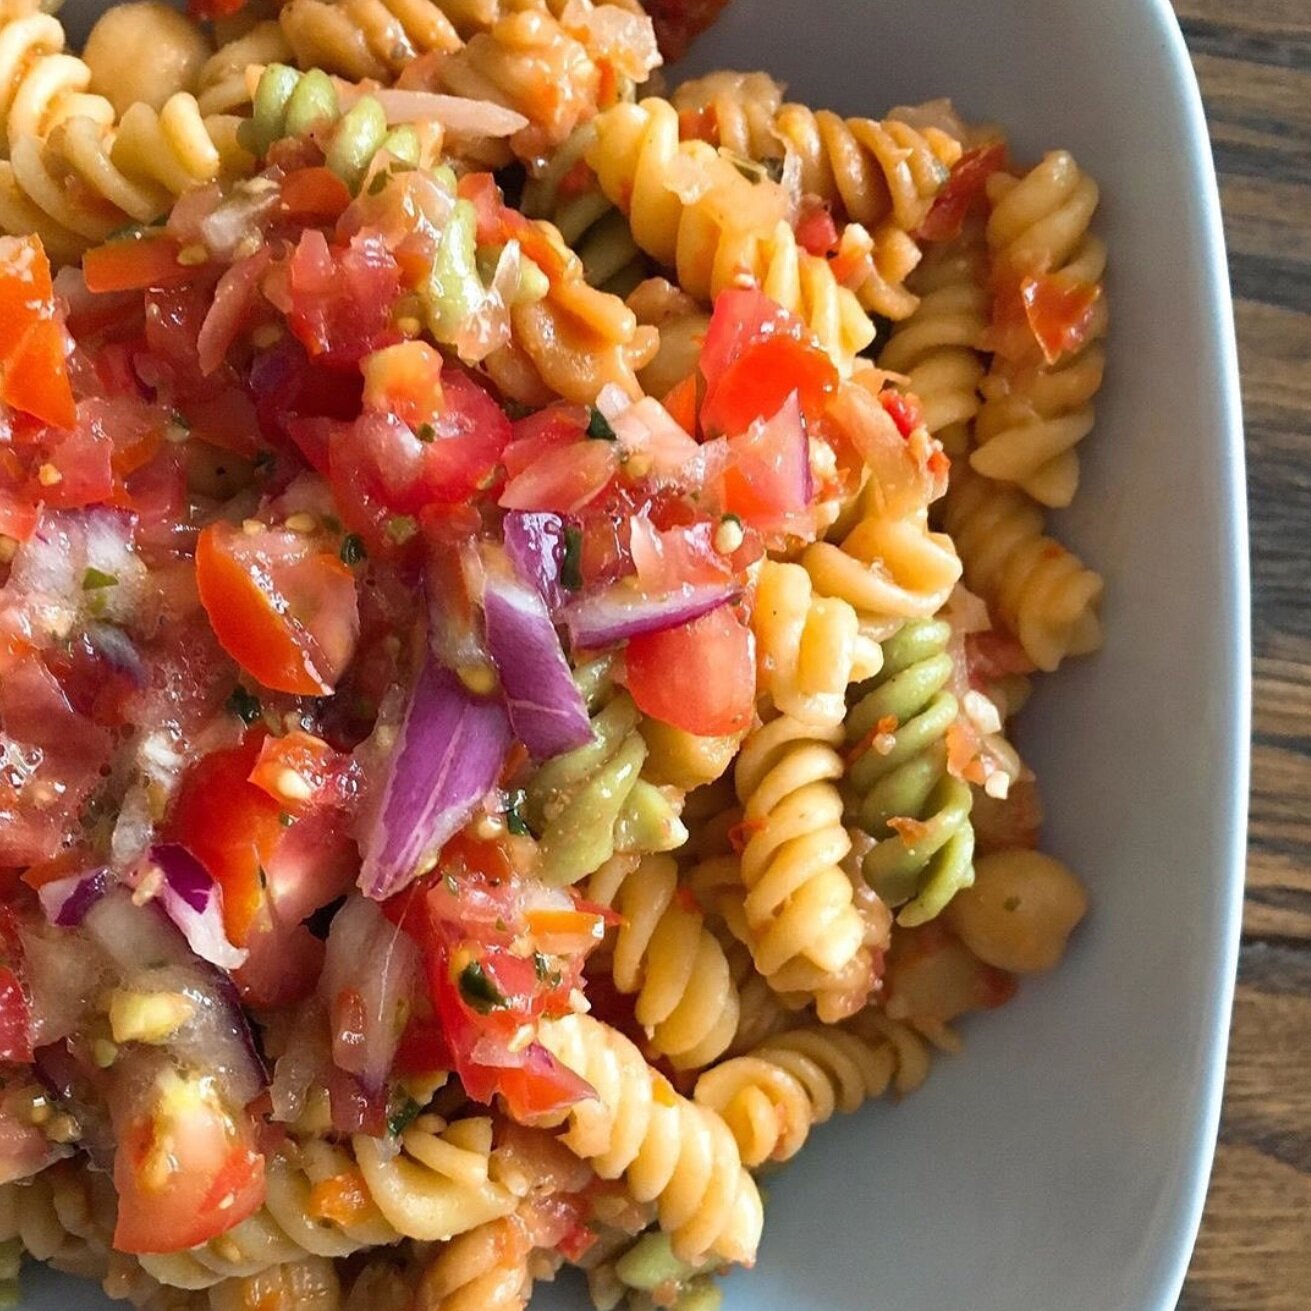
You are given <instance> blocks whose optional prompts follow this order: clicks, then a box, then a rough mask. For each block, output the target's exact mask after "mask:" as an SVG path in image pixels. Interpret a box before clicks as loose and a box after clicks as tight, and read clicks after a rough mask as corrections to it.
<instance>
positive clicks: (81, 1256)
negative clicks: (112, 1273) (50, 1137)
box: [0, 1160, 117, 1279]
mask: <svg viewBox="0 0 1311 1311" xmlns="http://www.w3.org/2000/svg"><path fill="white" fill-rule="evenodd" d="M116 1206H117V1203H116V1199H115V1196H114V1189H113V1186H112V1185H111V1183H110V1181H109V1177H108V1176H107V1175H104V1174H98V1173H96V1172H94V1171H91V1170H89V1169H87V1168H86V1167H85V1165H83V1164H82V1163H80V1162H77V1161H74V1160H65V1161H56V1162H55V1163H54V1165H51V1166H48V1167H47V1168H46V1169H45V1170H43V1171H41V1173H40V1174H38V1175H36V1176H34V1177H33V1178H31V1179H29V1180H24V1181H22V1182H21V1183H10V1184H5V1185H3V1186H0V1242H11V1241H13V1240H15V1239H16V1240H17V1241H18V1243H19V1245H20V1247H21V1248H22V1250H23V1251H24V1252H26V1253H27V1254H28V1255H29V1256H31V1257H34V1258H35V1259H36V1260H38V1261H44V1262H45V1263H46V1264H48V1265H51V1266H53V1267H54V1268H55V1269H56V1270H61V1271H63V1272H64V1273H65V1274H70V1275H78V1276H80V1277H81V1278H86V1279H103V1278H104V1276H105V1274H106V1273H107V1270H108V1266H109V1258H110V1250H111V1248H110V1240H111V1238H112V1236H113V1229H114V1212H115V1210H116Z"/></svg>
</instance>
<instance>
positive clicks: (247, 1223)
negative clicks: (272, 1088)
mask: <svg viewBox="0 0 1311 1311" xmlns="http://www.w3.org/2000/svg"><path fill="white" fill-rule="evenodd" d="M399 1147H400V1149H401V1150H400V1151H399V1152H397V1153H395V1154H392V1153H391V1152H390V1151H389V1150H388V1149H387V1147H386V1146H385V1145H384V1144H383V1143H382V1142H381V1141H380V1140H379V1139H376V1138H370V1137H366V1136H364V1135H357V1136H356V1137H355V1138H353V1139H352V1140H351V1144H350V1148H349V1150H348V1149H347V1148H346V1147H344V1146H338V1145H335V1144H333V1143H329V1142H327V1141H326V1140H323V1139H313V1140H309V1141H306V1142H304V1143H301V1144H292V1145H289V1146H287V1147H284V1148H282V1149H280V1150H279V1151H278V1152H276V1153H274V1154H273V1155H272V1156H270V1157H269V1158H268V1164H267V1179H268V1196H267V1200H266V1202H265V1205H264V1207H263V1209H262V1210H260V1211H257V1212H256V1213H255V1214H254V1215H253V1216H251V1217H250V1218H249V1219H247V1220H244V1221H243V1222H242V1223H241V1224H239V1225H236V1226H235V1227H234V1228H232V1229H230V1230H229V1231H228V1232H227V1233H225V1234H222V1235H220V1236H219V1237H218V1238H215V1239H213V1240H211V1241H210V1242H209V1243H207V1244H205V1245H204V1246H203V1247H198V1248H193V1249H192V1250H191V1251H189V1252H177V1253H172V1254H169V1255H166V1256H143V1257H142V1258H141V1264H142V1266H143V1267H144V1268H145V1269H146V1270H147V1271H148V1272H149V1273H150V1274H151V1275H153V1276H154V1277H155V1278H156V1279H158V1280H159V1282H160V1283H162V1284H167V1285H171V1286H173V1287H177V1288H189V1289H198V1288H209V1287H212V1286H213V1285H215V1284H217V1283H218V1282H219V1281H220V1280H223V1279H232V1278H249V1277H252V1276H254V1275H257V1274H259V1273H260V1272H261V1271H263V1270H267V1269H269V1268H270V1267H272V1266H277V1265H282V1264H285V1263H286V1262H288V1261H293V1260H297V1259H299V1258H301V1257H302V1256H304V1255H305V1254H309V1255H310V1256H316V1257H322V1258H325V1259H328V1260H333V1259H336V1258H340V1257H345V1256H349V1255H350V1254H351V1253H352V1252H356V1251H359V1250H361V1249H362V1248H366V1247H381V1246H387V1245H389V1244H392V1243H396V1242H399V1241H400V1240H401V1239H402V1238H413V1239H417V1240H419V1241H421V1242H435V1241H437V1240H441V1239H449V1238H451V1237H453V1236H455V1235H456V1234H460V1233H463V1232H465V1231H466V1230H468V1229H472V1228H474V1227H475V1226H476V1225H480V1224H483V1223H485V1222H486V1221H488V1220H492V1219H495V1218H496V1217H498V1216H501V1215H507V1214H509V1213H510V1212H511V1211H512V1210H513V1209H514V1207H515V1204H516V1202H517V1198H516V1197H515V1196H514V1194H513V1193H512V1192H511V1191H510V1190H509V1189H508V1188H506V1187H505V1186H503V1185H502V1184H500V1183H497V1182H496V1181H494V1180H493V1179H492V1178H491V1176H490V1173H489V1158H490V1154H491V1148H492V1124H491V1121H490V1120H489V1119H487V1118H485V1117H475V1118H470V1119H465V1120H457V1121H455V1122H454V1123H452V1124H450V1125H444V1124H441V1123H440V1122H439V1123H437V1124H431V1125H427V1126H424V1125H423V1123H422V1120H420V1121H416V1123H415V1124H414V1125H412V1126H410V1127H409V1128H408V1129H406V1130H405V1131H404V1133H402V1135H401V1137H400V1142H399ZM329 1181H342V1182H344V1184H345V1185H346V1186H348V1187H349V1189H350V1190H351V1191H353V1192H354V1193H355V1194H357V1195H358V1196H359V1198H360V1203H361V1204H360V1205H359V1207H358V1208H356V1210H357V1214H356V1215H355V1216H354V1217H353V1218H352V1219H350V1220H348V1221H345V1222H342V1221H338V1220H332V1219H329V1218H328V1217H327V1216H325V1215H324V1214H323V1213H322V1212H321V1211H320V1210H319V1208H318V1204H317V1203H316V1196H315V1192H314V1189H315V1186H316V1185H322V1184H325V1183H328V1182H329Z"/></svg>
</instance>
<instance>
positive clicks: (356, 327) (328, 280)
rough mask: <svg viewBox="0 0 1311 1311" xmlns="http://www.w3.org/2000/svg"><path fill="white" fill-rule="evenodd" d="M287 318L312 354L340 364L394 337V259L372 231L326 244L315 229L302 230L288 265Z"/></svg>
mask: <svg viewBox="0 0 1311 1311" xmlns="http://www.w3.org/2000/svg"><path fill="white" fill-rule="evenodd" d="M289 274H290V277H289V289H290V295H291V311H290V313H289V314H288V316H287V321H288V323H289V324H290V326H291V330H292V332H293V333H295V335H296V337H297V339H298V340H299V341H300V342H301V343H302V345H304V347H305V349H306V350H307V351H308V352H309V353H310V355H311V356H312V357H313V356H322V357H323V358H324V359H325V361H326V362H329V363H331V364H333V365H335V366H339V367H349V366H353V365H354V364H356V363H357V362H358V361H359V360H361V359H362V358H363V357H364V356H365V355H367V354H369V352H370V351H375V350H378V349H379V348H380V347H382V346H385V345H387V344H388V343H389V342H393V341H396V340H397V339H398V338H399V336H400V334H399V333H398V332H397V331H396V329H395V328H393V327H392V325H391V311H392V306H393V304H394V303H395V301H396V298H397V297H398V296H399V294H400V289H401V272H400V268H399V267H398V265H397V263H396V260H395V258H394V257H393V256H392V254H391V252H390V251H389V250H388V249H387V247H386V246H385V245H384V244H383V242H382V240H381V238H379V237H377V236H373V235H368V234H365V235H361V236H357V237H354V238H353V239H352V240H351V242H350V244H349V245H347V246H345V247H344V248H339V249H336V250H333V249H330V248H329V246H328V242H327V238H326V237H324V235H323V233H322V232H320V231H318V229H316V228H310V229H308V230H307V231H305V232H304V233H303V234H302V235H301V239H300V243H299V244H298V245H297V247H296V251H295V253H294V254H293V255H292V257H291V264H290V268H289Z"/></svg>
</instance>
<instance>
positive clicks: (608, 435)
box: [587, 409, 615, 442]
mask: <svg viewBox="0 0 1311 1311" xmlns="http://www.w3.org/2000/svg"><path fill="white" fill-rule="evenodd" d="M587 435H588V436H589V437H595V438H597V439H598V440H599V441H603V442H612V441H614V440H615V430H614V429H613V428H612V427H611V426H610V420H609V419H607V418H606V417H605V415H604V414H602V413H601V411H600V410H597V409H594V410H593V411H592V417H591V418H590V419H588V421H587Z"/></svg>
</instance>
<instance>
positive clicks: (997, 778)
mask: <svg viewBox="0 0 1311 1311" xmlns="http://www.w3.org/2000/svg"><path fill="white" fill-rule="evenodd" d="M983 790H984V792H986V793H987V794H988V796H990V797H992V799H993V800H994V801H1005V800H1006V798H1007V797H1008V796H1010V794H1011V776H1010V775H1009V774H1008V773H1007V772H1006V771H1005V770H1004V769H994V770H993V771H992V773H990V774H989V775H988V777H987V778H986V779H984V780H983Z"/></svg>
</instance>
